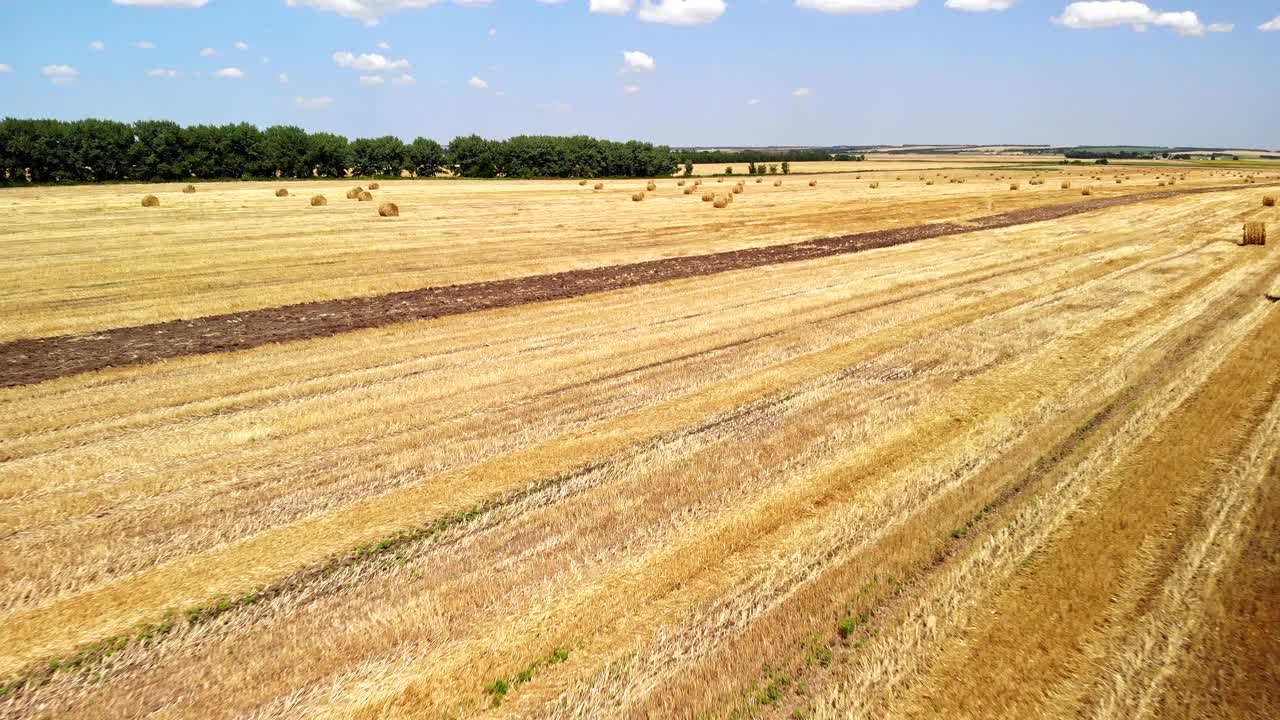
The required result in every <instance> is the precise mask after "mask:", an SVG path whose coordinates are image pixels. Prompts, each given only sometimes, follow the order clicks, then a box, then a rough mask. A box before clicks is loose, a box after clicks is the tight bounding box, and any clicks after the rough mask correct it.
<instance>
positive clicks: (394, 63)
mask: <svg viewBox="0 0 1280 720" xmlns="http://www.w3.org/2000/svg"><path fill="white" fill-rule="evenodd" d="M333 61H334V62H336V63H337V64H338V67H345V68H355V69H356V70H363V71H365V72H373V73H382V72H394V71H396V70H406V69H408V67H409V61H408V60H403V59H402V60H388V59H387V58H386V57H384V56H382V55H379V54H378V53H361V54H359V55H352V54H351V53H349V52H336V53H334V54H333Z"/></svg>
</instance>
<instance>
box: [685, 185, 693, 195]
mask: <svg viewBox="0 0 1280 720" xmlns="http://www.w3.org/2000/svg"><path fill="white" fill-rule="evenodd" d="M684 194H685V195H692V194H693V186H692V185H690V186H689V187H687V188H685V189H684Z"/></svg>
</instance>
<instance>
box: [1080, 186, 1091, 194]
mask: <svg viewBox="0 0 1280 720" xmlns="http://www.w3.org/2000/svg"><path fill="white" fill-rule="evenodd" d="M1080 194H1081V195H1092V194H1093V188H1085V189H1083V190H1081V191H1080Z"/></svg>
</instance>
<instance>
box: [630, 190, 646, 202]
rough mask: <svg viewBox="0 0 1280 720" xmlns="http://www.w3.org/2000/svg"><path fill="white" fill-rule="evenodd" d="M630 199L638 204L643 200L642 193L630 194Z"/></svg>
mask: <svg viewBox="0 0 1280 720" xmlns="http://www.w3.org/2000/svg"><path fill="white" fill-rule="evenodd" d="M631 199H632V200H634V201H636V202H640V201H641V200H643V199H644V193H642V192H638V193H631Z"/></svg>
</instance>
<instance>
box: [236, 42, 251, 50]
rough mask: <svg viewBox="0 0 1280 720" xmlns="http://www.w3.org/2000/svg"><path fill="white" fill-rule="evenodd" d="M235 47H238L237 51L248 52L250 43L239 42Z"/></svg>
mask: <svg viewBox="0 0 1280 720" xmlns="http://www.w3.org/2000/svg"><path fill="white" fill-rule="evenodd" d="M235 46H236V49H237V50H248V49H249V43H247V42H245V41H243V40H237V41H236V42H235Z"/></svg>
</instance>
